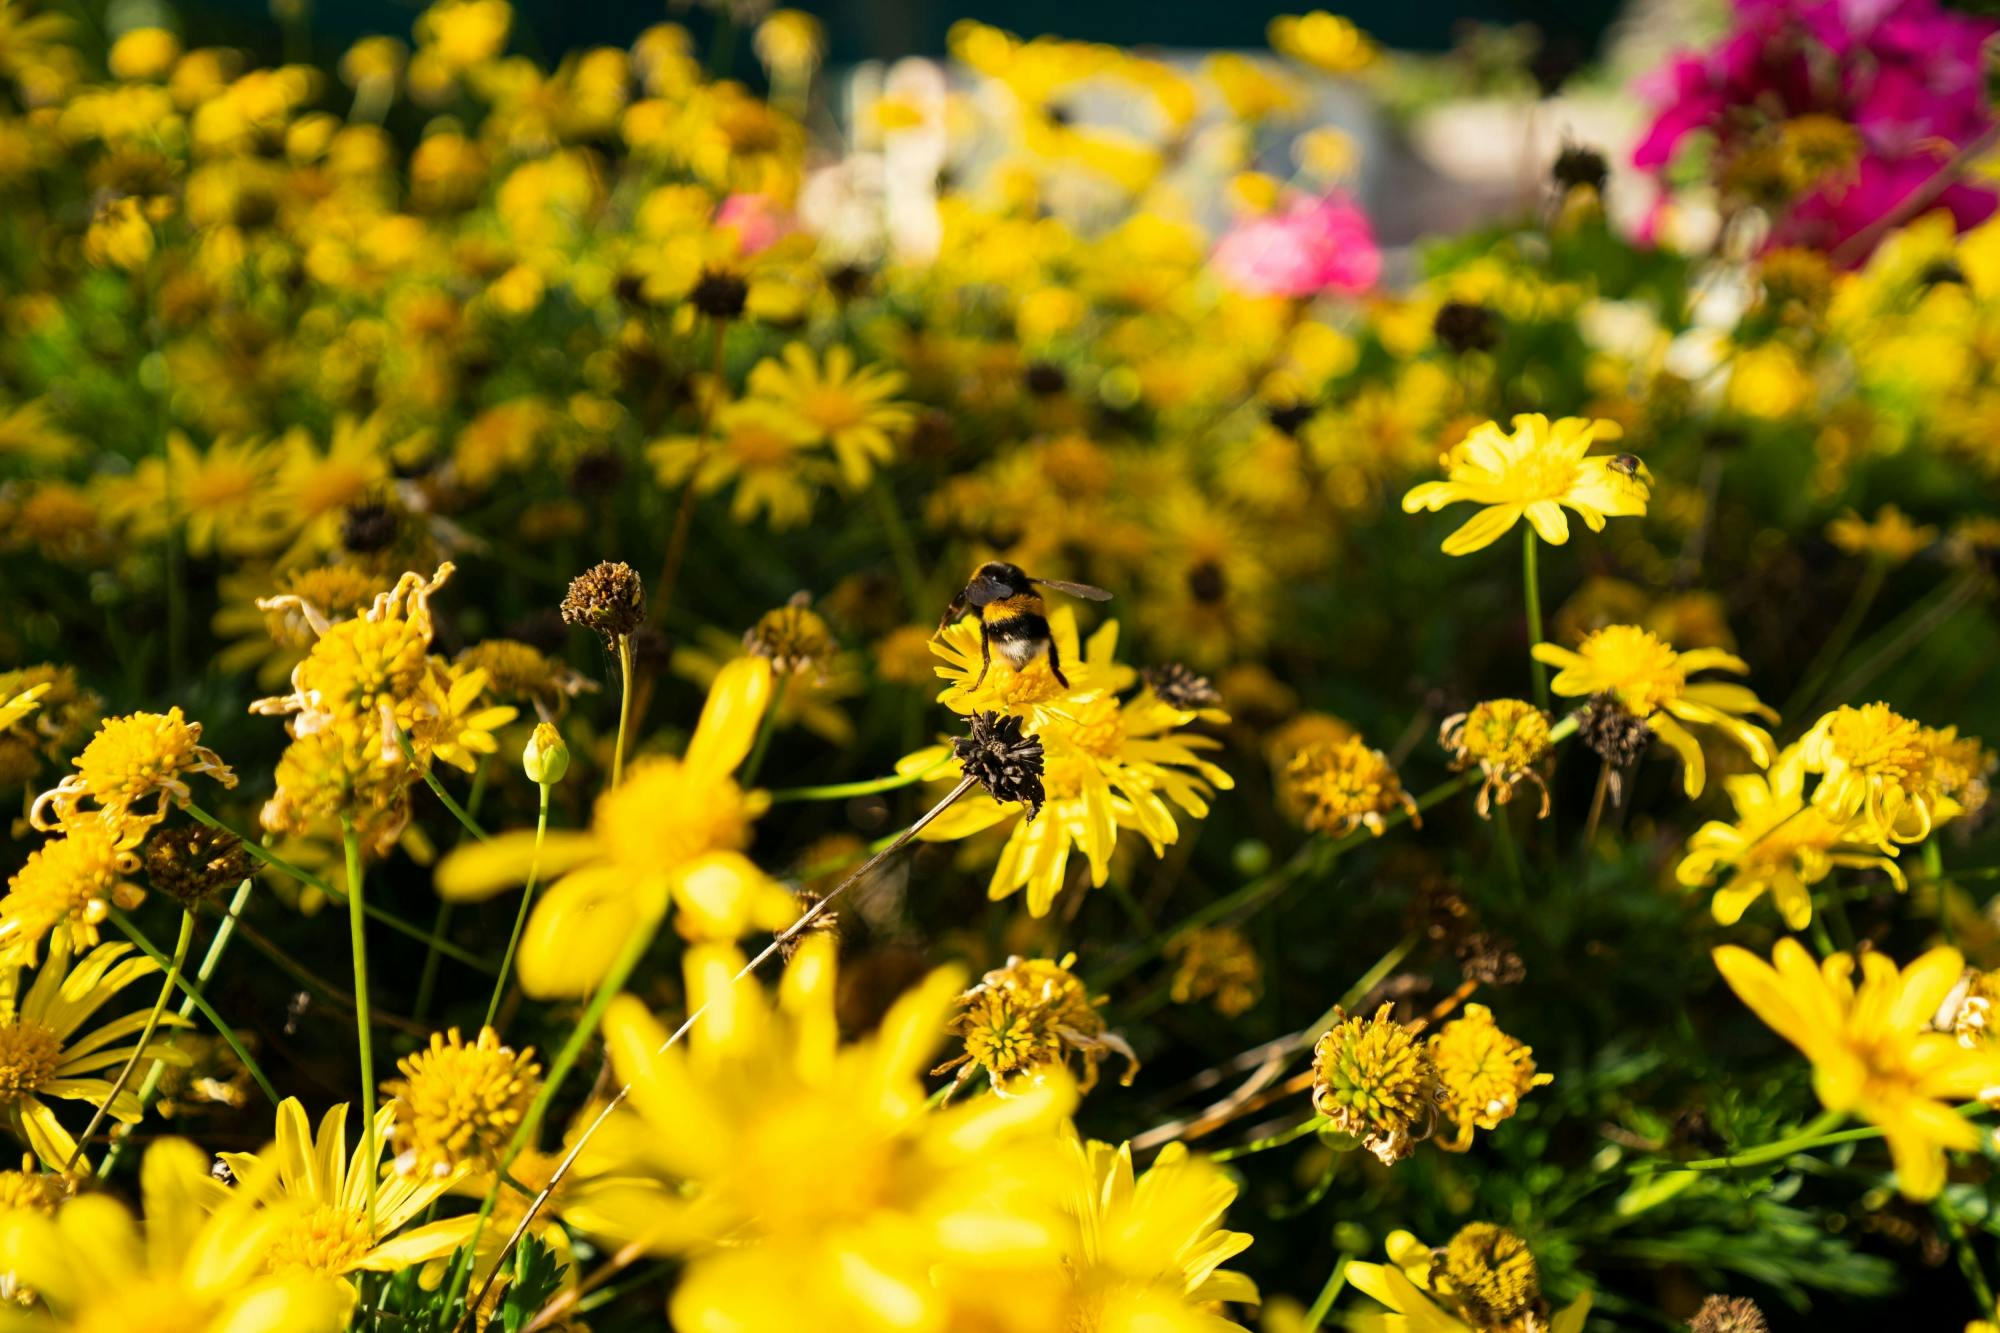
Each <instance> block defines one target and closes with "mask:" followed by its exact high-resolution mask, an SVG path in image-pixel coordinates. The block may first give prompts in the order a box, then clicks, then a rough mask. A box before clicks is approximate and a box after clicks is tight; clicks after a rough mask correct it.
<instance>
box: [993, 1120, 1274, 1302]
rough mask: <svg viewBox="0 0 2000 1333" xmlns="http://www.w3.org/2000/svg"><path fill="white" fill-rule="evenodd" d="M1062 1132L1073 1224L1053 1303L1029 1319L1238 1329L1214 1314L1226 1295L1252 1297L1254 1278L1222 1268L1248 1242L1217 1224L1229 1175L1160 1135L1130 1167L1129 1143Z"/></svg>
mask: <svg viewBox="0 0 2000 1333" xmlns="http://www.w3.org/2000/svg"><path fill="white" fill-rule="evenodd" d="M1068 1138H1069V1145H1068V1146H1069V1149H1070V1168H1069V1170H1070V1175H1071V1184H1070V1189H1069V1192H1068V1195H1067V1197H1068V1199H1069V1200H1070V1202H1069V1203H1068V1204H1067V1205H1066V1207H1065V1212H1066V1213H1067V1214H1068V1215H1069V1217H1070V1219H1071V1220H1072V1222H1073V1225H1074V1231H1073V1233H1072V1234H1071V1235H1070V1236H1069V1237H1068V1238H1067V1240H1066V1242H1065V1243H1064V1245H1063V1247H1062V1259H1061V1271H1062V1273H1063V1274H1064V1276H1065V1277H1066V1278H1067V1279H1068V1281H1067V1284H1066V1287H1067V1289H1066V1290H1065V1291H1063V1292H1062V1308H1061V1309H1060V1310H1058V1311H1051V1312H1050V1313H1049V1317H1047V1318H1046V1319H1045V1321H1043V1322H1041V1323H1039V1324H1038V1325H1037V1326H1038V1327H1042V1328H1048V1329H1126V1330H1139V1329H1145V1330H1148V1331H1149V1333H1224V1330H1227V1329H1237V1330H1240V1329H1242V1327H1243V1326H1242V1325H1241V1324H1238V1323H1235V1322H1233V1321H1231V1320H1229V1319H1225V1318H1223V1317H1222V1316H1221V1315H1220V1313H1219V1312H1218V1307H1219V1306H1220V1305H1221V1304H1223V1303H1225V1302H1229V1303H1239V1304H1245V1305H1254V1304H1256V1303H1257V1300H1258V1296H1257V1284H1256V1283H1254V1282H1252V1281H1251V1280H1250V1279H1249V1278H1248V1277H1246V1276H1245V1275H1243V1274H1242V1273H1238V1272H1235V1271H1233V1270H1230V1269H1226V1268H1224V1267H1223V1265H1224V1264H1226V1263H1228V1262H1229V1261H1230V1260H1231V1259H1233V1258H1235V1257H1236V1256H1237V1255H1239V1254H1241V1253H1242V1252H1243V1251H1245V1250H1247V1249H1249V1248H1250V1239H1251V1238H1250V1236H1249V1235H1248V1234H1247V1233H1245V1232H1241V1231H1224V1230H1223V1229H1222V1228H1221V1227H1220V1226H1219V1225H1218V1224H1219V1223H1220V1222H1221V1221H1222V1215H1223V1213H1224V1212H1226V1211H1227V1210H1228V1208H1229V1205H1230V1204H1231V1203H1233V1202H1234V1201H1235V1199H1236V1183H1235V1181H1233V1180H1231V1179H1230V1178H1229V1176H1228V1175H1226V1174H1225V1173H1224V1172H1223V1170H1222V1168H1221V1167H1219V1166H1217V1165H1215V1164H1214V1163H1213V1162H1210V1161H1209V1160H1208V1159H1207V1158H1205V1157H1194V1156H1190V1155H1189V1153H1188V1150H1187V1145H1186V1144H1182V1143H1169V1144H1168V1145H1167V1146H1166V1147H1164V1148H1162V1149H1161V1150H1160V1155H1159V1156H1158V1157H1156V1158H1154V1159H1153V1164H1152V1165H1151V1166H1150V1167H1148V1168H1147V1169H1146V1170H1144V1171H1139V1172H1135V1171H1134V1170H1133V1168H1132V1146H1131V1145H1130V1144H1120V1145H1119V1146H1117V1147H1116V1148H1114V1147H1112V1146H1111V1145H1110V1144H1108V1143H1097V1142H1089V1143H1086V1142H1084V1141H1083V1140H1081V1139H1078V1138H1077V1137H1075V1135H1073V1134H1072V1135H1069V1136H1068ZM1029 1299H1030V1300H1032V1299H1033V1297H1032V1296H1030V1297H1029Z"/></svg>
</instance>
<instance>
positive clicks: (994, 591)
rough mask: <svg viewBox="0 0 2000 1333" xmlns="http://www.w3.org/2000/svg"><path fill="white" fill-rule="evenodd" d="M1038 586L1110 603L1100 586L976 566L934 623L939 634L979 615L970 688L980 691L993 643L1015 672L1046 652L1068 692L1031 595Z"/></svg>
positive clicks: (1002, 565)
mask: <svg viewBox="0 0 2000 1333" xmlns="http://www.w3.org/2000/svg"><path fill="white" fill-rule="evenodd" d="M1037 588H1053V589H1055V590H1056V591H1057V592H1062V593H1068V594H1069V595H1070V596H1072V597H1083V598H1087V599H1088V600H1090V601H1093V602H1108V601H1110V600H1111V594H1110V593H1108V592H1106V591H1104V589H1102V588H1093V587H1091V586H1090V585H1089V584H1088V583H1065V582H1063V581H1062V580H1061V579H1036V578H1030V577H1028V574H1027V571H1025V570H1023V569H1022V568H1021V567H1020V566H1019V565H1010V564H1008V563H1006V562H1005V561H1002V560H989V561H988V562H987V563H985V564H983V565H981V566H980V567H979V568H978V570H977V571H975V572H974V573H973V575H972V581H971V582H970V583H968V584H966V585H965V587H964V589H962V590H961V591H960V592H959V594H958V596H956V597H954V598H952V599H951V605H950V606H948V607H946V608H945V612H944V615H943V617H942V618H940V619H939V621H938V630H939V632H940V633H942V632H943V630H944V628H945V627H946V626H947V625H950V624H952V623H953V622H954V621H956V620H958V619H959V618H960V617H962V616H963V615H964V614H965V613H966V611H967V610H975V611H977V612H979V678H978V679H977V680H975V681H973V682H972V688H974V689H978V688H979V686H980V684H981V683H982V682H984V681H985V679H986V673H987V671H988V670H989V669H990V668H991V667H992V666H993V646H994V645H995V644H998V645H999V646H1000V655H1001V656H1002V657H1004V658H1006V659H1007V660H1008V661H1009V662H1010V663H1012V664H1013V666H1014V669H1015V670H1016V671H1019V670H1020V669H1021V668H1022V667H1025V666H1027V665H1028V663H1030V662H1032V661H1034V660H1035V658H1036V657H1038V656H1040V655H1042V654H1043V653H1046V654H1048V658H1049V674H1050V675H1052V676H1054V677H1055V678H1056V681H1057V683H1058V684H1060V685H1061V686H1062V687H1063V688H1064V689H1068V688H1069V677H1067V676H1065V675H1063V673H1062V656H1061V654H1060V653H1058V652H1057V651H1056V642H1055V640H1054V639H1052V638H1050V637H1049V621H1048V616H1047V615H1046V614H1045V612H1046V607H1045V606H1044V605H1043V603H1042V595H1041V594H1040V593H1039V592H1036V591H1035V590H1036V589H1037Z"/></svg>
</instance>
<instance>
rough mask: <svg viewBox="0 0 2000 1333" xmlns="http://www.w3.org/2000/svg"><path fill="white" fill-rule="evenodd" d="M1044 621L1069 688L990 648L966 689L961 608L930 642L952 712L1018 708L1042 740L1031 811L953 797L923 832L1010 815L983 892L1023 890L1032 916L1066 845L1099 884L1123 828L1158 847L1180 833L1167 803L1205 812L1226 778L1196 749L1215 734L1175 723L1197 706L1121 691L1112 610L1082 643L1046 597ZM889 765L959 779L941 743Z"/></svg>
mask: <svg viewBox="0 0 2000 1333" xmlns="http://www.w3.org/2000/svg"><path fill="white" fill-rule="evenodd" d="M1049 628H1050V637H1051V639H1052V640H1053V642H1054V643H1055V645H1056V650H1057V651H1058V652H1059V653H1061V655H1062V660H1063V663H1064V674H1065V675H1066V676H1068V677H1069V682H1070V683H1069V688H1068V689H1064V688H1063V686H1062V685H1061V684H1060V683H1059V682H1058V681H1057V680H1056V679H1055V676H1054V674H1053V673H1052V672H1051V671H1050V670H1049V666H1048V662H1047V660H1046V658H1045V657H1038V658H1036V659H1034V660H1033V661H1031V662H1029V663H1028V665H1027V666H1025V667H1022V668H1020V669H1019V670H1016V669H1015V668H1014V667H1013V666H1011V665H1010V664H1009V663H1008V662H1007V661H1006V660H1005V659H1004V658H1000V657H995V658H994V660H993V663H992V666H991V667H990V669H988V670H987V672H986V679H985V680H984V681H983V682H981V683H980V684H979V685H978V687H977V688H974V685H973V682H974V681H975V680H977V679H978V674H979V671H980V669H981V667H980V653H979V629H978V626H977V624H976V622H974V621H973V620H972V619H971V618H970V617H968V618H966V619H965V620H963V621H961V622H959V623H958V624H956V625H951V626H948V627H946V628H945V629H944V630H943V631H942V632H941V633H940V634H939V635H938V637H937V639H936V640H935V641H934V642H933V646H932V647H933V651H934V652H936V653H937V655H938V657H939V658H940V659H941V660H942V662H943V665H941V666H939V667H938V668H937V673H938V675H939V676H941V677H943V678H944V679H945V680H947V681H949V682H951V683H950V684H949V685H947V686H946V687H945V689H944V690H943V692H942V693H940V694H939V696H938V698H939V700H940V702H942V703H943V704H944V705H945V706H946V707H948V708H950V709H952V710H953V711H954V712H959V713H971V712H984V711H992V712H996V713H1000V714H1002V715H1014V716H1018V717H1020V718H1022V719H1023V726H1024V729H1025V731H1026V733H1027V734H1029V735H1032V736H1034V737H1036V738H1037V739H1039V740H1040V741H1041V743H1042V757H1043V758H1042V762H1043V772H1042V784H1043V788H1044V793H1045V801H1044V804H1043V805H1042V808H1041V812H1040V814H1038V815H1037V816H1036V817H1034V818H1033V819H1029V818H1027V811H1026V809H1025V807H1023V806H1021V805H1019V804H1018V803H1008V804H1005V805H1002V804H999V803H998V802H993V801H974V800H962V801H960V802H959V803H958V804H956V805H954V806H953V807H952V808H951V809H949V810H947V811H945V813H944V814H942V815H940V816H939V817H938V818H937V819H936V820H935V821H933V822H932V823H931V825H930V826H929V827H928V828H926V829H925V830H924V832H923V833H922V835H921V836H922V837H923V838H924V839H926V840H928V841H951V840H954V839H958V838H965V837H970V836H972V835H973V834H976V833H982V832H984V831H985V830H987V829H989V828H993V827H995V826H997V825H999V824H1001V823H1004V822H1006V821H1008V820H1013V821H1015V822H1014V827H1013V830H1012V832H1011V833H1010V834H1009V835H1008V838H1007V843H1006V846H1005V847H1004V848H1003V849H1002V850H1001V853H1000V859H999V861H998V862H997V863H996V864H995V865H994V867H993V877H992V879H991V880H990V881H989V882H988V884H987V889H986V892H987V895H988V896H989V897H991V898H994V899H1000V898H1005V897H1007V896H1009V895H1010V894H1013V893H1016V892H1019V891H1021V890H1023V889H1025V890H1027V894H1028V911H1029V912H1030V913H1032V914H1033V915H1035V916H1043V915H1045V914H1047V912H1048V910H1049V908H1050V907H1051V906H1052V905H1053V904H1054V902H1055V899H1056V895H1057V894H1058V893H1059V892H1061V890H1062V887H1063V882H1064V876H1065V874H1066V873H1067V870H1068V866H1069V856H1070V852H1071V851H1072V850H1081V851H1082V852H1083V854H1084V857H1085V859H1086V860H1088V862H1089V863H1090V882H1091V884H1092V885H1093V886H1102V885H1103V884H1104V882H1105V881H1106V880H1107V879H1108V878H1109V877H1110V873H1111V853H1112V849H1113V848H1114V847H1115V846H1116V845H1117V841H1118V833H1119V830H1120V829H1134V830H1136V831H1138V833H1139V834H1140V836H1142V837H1144V838H1145V839H1146V841H1147V843H1148V844H1149V845H1150V846H1151V847H1152V849H1153V854H1154V855H1155V856H1162V855H1165V853H1166V848H1167V845H1168V844H1169V843H1172V842H1175V841H1177V840H1178V839H1179V838H1180V825H1179V824H1178V822H1176V820H1175V818H1174V813H1173V809H1172V807H1173V806H1178V807H1180V809H1181V810H1183V811H1185V812H1186V813H1187V814H1189V815H1191V816H1193V817H1194V818H1197V819H1199V818H1202V817H1203V816H1205V815H1206V814H1207V813H1208V799H1207V798H1208V795H1209V792H1210V790H1211V789H1212V788H1220V789H1222V790H1228V789H1229V788H1231V787H1233V786H1234V785H1235V781H1234V780H1233V779H1232V778H1231V777H1230V776H1229V775H1228V774H1227V773H1225V772H1223V771H1222V770H1221V769H1220V768H1218V767H1216V766H1215V765H1214V764H1212V763H1209V762H1208V761H1207V760H1206V759H1204V758H1202V752H1203V751H1205V750H1210V749H1214V748H1216V746H1217V745H1218V742H1216V741H1214V740H1212V739H1210V738H1209V737H1206V736H1197V735H1188V734H1185V733H1183V732H1182V731H1181V730H1180V729H1181V728H1183V727H1185V726H1187V725H1188V724H1189V723H1191V722H1193V721H1195V720H1196V719H1197V717H1198V716H1200V714H1199V712H1198V711H1197V710H1193V709H1181V708H1175V707H1174V706H1172V705H1171V704H1168V703H1166V702H1165V701H1163V700H1161V699H1160V698H1159V696H1158V695H1156V694H1154V693H1153V692H1152V691H1151V690H1142V691H1140V693H1139V694H1138V695H1137V696H1136V697H1134V698H1132V699H1130V700H1124V701H1121V700H1120V699H1119V698H1118V697H1117V695H1116V694H1115V693H1114V692H1113V691H1115V690H1119V689H1123V688H1126V687H1127V686H1129V685H1130V684H1131V682H1132V679H1133V672H1132V670H1131V668H1130V667H1125V666H1121V665H1119V664H1118V663H1117V662H1116V661H1114V660H1113V654H1114V653H1115V652H1116V651H1117V646H1118V622H1117V621H1115V620H1114V621H1107V622H1105V624H1104V625H1103V626H1102V627H1101V628H1100V629H1099V630H1098V631H1097V632H1096V633H1095V634H1093V635H1091V637H1090V642H1089V644H1088V645H1087V646H1086V647H1085V648H1084V650H1083V651H1082V652H1081V653H1079V652H1078V643H1077V629H1076V614H1075V612H1074V611H1073V610H1072V609H1071V608H1069V607H1066V606H1062V607H1057V608H1055V609H1054V610H1053V611H1052V612H1051V613H1050V615H1049ZM896 768H897V771H898V772H900V773H922V774H925V775H927V776H930V777H933V778H936V779H938V780H940V781H956V780H957V778H958V772H959V769H958V763H957V761H956V760H955V759H953V758H951V752H950V749H949V747H948V746H943V745H937V746H931V747H928V748H926V749H923V750H918V751H917V752H916V753H914V754H909V755H905V756H904V757H903V758H902V760H901V761H900V762H898V764H897V765H896ZM1170 802H1171V805H1170V804H1169V803H1170Z"/></svg>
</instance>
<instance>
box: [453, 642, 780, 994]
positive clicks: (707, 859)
mask: <svg viewBox="0 0 2000 1333" xmlns="http://www.w3.org/2000/svg"><path fill="white" fill-rule="evenodd" d="M770 697H771V664H770V663H769V662H767V661H765V660H764V659H763V658H761V657H740V658H737V659H735V660H734V661H732V662H730V663H729V664H728V665H727V666H725V667H724V668H723V669H722V670H721V672H720V673H718V674H717V676H716V679H715V684H714V686H713V687H712V688H711V689H710V690H709V694H708V702H707V704H706V705H705V706H704V707H703V709H702V713H701V720H700V721H699V722H698V723H697V724H696V725H695V730H694V736H693V738H692V739H691V740H689V742H688V748H687V752H686V754H684V755H683V756H682V757H681V758H679V759H669V758H646V759H642V760H640V761H639V762H637V763H635V764H633V765H632V767H631V768H630V769H628V770H627V772H626V774H625V782H624V785H622V786H619V787H614V788H611V789H609V790H607V791H606V792H604V793H603V794H602V795H601V796H599V797H598V798H597V807H596V810H595V812H594V814H593V816H592V819H591V826H590V831H589V832H587V833H557V832H551V833H549V834H548V835H547V837H546V838H544V839H543V841H542V846H541V853H540V865H541V870H542V873H543V874H544V875H550V874H554V875H559V876H560V878H557V879H556V880H555V882H554V883H552V884H550V885H549V887H548V890H547V891H546V892H545V893H543V894H542V895H541V897H540V898H539V899H538V900H537V901H536V903H535V907H534V913H533V915H532V916H531V917H530V918H529V920H528V926H527V929H526V931H525V932H524V934H523V935H522V938H521V951H520V959H519V964H518V971H519V974H520V979H521V987H522V989H523V990H525V991H527V992H528V993H529V994H530V995H534V996H538V997H547V996H554V995H581V994H585V993H587V992H588V991H589V990H590V989H591V987H593V986H595V985H596V984H597V982H598V980H599V979H600V978H601V977H603V976H604V974H605V973H606V972H607V971H608V970H609V969H610V968H611V965H612V963H613V962H614V961H615V960H616V958H617V957H618V955H619V954H620V953H621V952H623V951H624V950H625V949H626V948H627V947H628V946H629V945H630V944H631V941H632V940H633V939H634V937H635V936H638V935H642V934H643V935H650V934H651V932H652V931H653V930H654V928H655V927H657V925H658V924H659V922H660V920H661V919H662V918H663V917H664V916H665V915H666V911H667V908H668V905H669V903H672V904H673V905H674V906H676V907H677V908H678V909H679V917H678V924H679V927H680V929H681V931H682V932H683V933H684V934H687V935H689V936H691V937H694V938H707V939H718V938H733V937H734V936H737V935H740V934H742V933H743V932H744V931H746V930H749V929H752V928H753V927H762V928H765V929H777V928H781V927H783V926H785V925H788V924H789V923H790V922H791V921H792V919H793V918H794V917H796V916H797V915H798V908H797V905H796V904H795V903H794V902H793V900H792V896H791V895H790V894H789V893H787V892H786V891H785V890H784V889H783V888H782V887H781V886H780V885H779V884H778V883H777V882H776V881H774V880H772V879H771V878H770V877H769V876H768V875H766V874H765V873H764V872H763V871H761V870H759V869H758V868H757V867H756V866H755V865H753V864H752V863H751V862H750V860H749V858H747V857H746V856H744V855H743V849H744V848H746V847H748V846H749V844H750V833H751V824H752V822H753V821H754V820H755V819H756V818H757V817H758V816H759V815H761V814H762V813H763V812H764V809H765V807H766V806H767V805H768V804H769V802H770V798H769V797H768V795H767V794H766V793H764V792H761V791H745V790H744V789H743V788H741V787H739V786H738V785H737V783H736V779H735V778H734V777H733V776H732V774H733V773H734V772H735V770H736V767H737V765H739V764H741V763H742V762H743V760H744V758H745V757H746V756H748V754H749V753H750V746H751V743H752V742H753V741H754V740H755V739H756V735H757V729H758V725H759V723H760V722H761V721H762V719H763V716H764V709H765V708H766V706H767V705H768V704H769V702H770ZM534 861H535V835H534V834H533V833H532V832H529V831H526V830H522V831H518V832H513V833H503V834H500V835H499V836H498V837H495V838H494V839H493V840H492V841H490V842H485V843H479V844H473V845H466V846H461V847H460V848H458V849H457V850H456V851H454V852H453V853H452V854H451V855H450V856H448V857H446V858H445V859H444V861H443V862H441V863H440V864H439V866H438V871H437V889H438V892H439V893H440V894H441V895H443V896H444V897H445V898H447V899H451V900H454V901H467V900H473V899H481V898H488V897H491V896H492V895H493V894H495V893H498V892H500V891H501V890H502V889H505V888H508V887H509V886H511V885H514V884H518V883H520V882H522V881H523V880H524V879H526V878H527V875H528V870H529V867H530V865H531V864H533V863H534Z"/></svg>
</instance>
